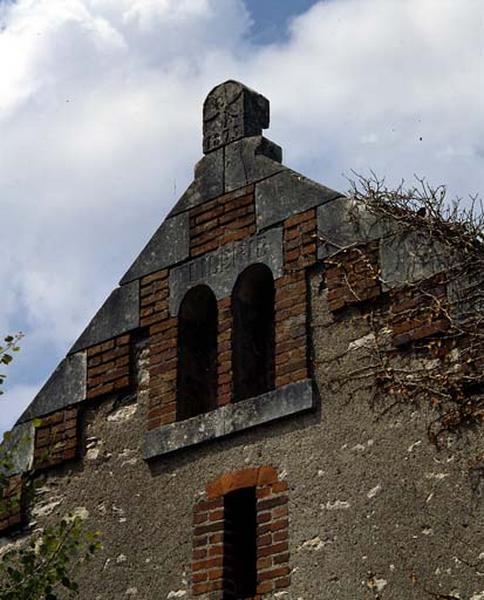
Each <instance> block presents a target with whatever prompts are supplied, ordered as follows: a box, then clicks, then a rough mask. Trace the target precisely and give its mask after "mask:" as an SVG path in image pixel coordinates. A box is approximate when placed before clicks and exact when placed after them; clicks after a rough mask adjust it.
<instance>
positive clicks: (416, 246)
mask: <svg viewBox="0 0 484 600" xmlns="http://www.w3.org/2000/svg"><path fill="white" fill-rule="evenodd" d="M447 261H448V257H447V256H446V254H445V251H444V249H443V248H442V246H441V245H440V244H438V243H437V242H435V241H434V240H431V239H429V237H428V235H426V234H425V233H424V232H422V231H406V232H402V233H395V234H394V235H391V236H388V237H386V238H384V239H382V241H381V243H380V267H381V281H382V286H383V289H391V288H394V287H400V286H403V285H406V284H408V283H413V282H415V281H418V280H420V279H428V278H429V277H432V275H435V274H436V273H439V272H440V271H442V270H444V269H445V268H446V265H447V264H448V262H447Z"/></svg>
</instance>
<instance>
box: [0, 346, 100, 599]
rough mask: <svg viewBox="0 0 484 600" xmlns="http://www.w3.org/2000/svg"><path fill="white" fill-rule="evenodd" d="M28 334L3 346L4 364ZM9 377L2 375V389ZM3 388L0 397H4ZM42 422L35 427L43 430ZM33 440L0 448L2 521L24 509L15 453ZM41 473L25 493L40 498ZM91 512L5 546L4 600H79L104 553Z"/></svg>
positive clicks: (26, 481) (0, 593)
mask: <svg viewBox="0 0 484 600" xmlns="http://www.w3.org/2000/svg"><path fill="white" fill-rule="evenodd" d="M22 337H23V336H22V334H17V335H15V336H12V335H9V336H7V337H5V338H4V343H3V344H2V345H1V346H0V365H5V366H7V365H9V364H10V363H11V362H12V360H13V353H14V352H18V351H19V349H20V348H19V345H18V342H19V341H20V339H21V338H22ZM5 378H6V375H5V374H0V386H1V385H2V384H3V383H4V382H5ZM2 393H3V392H2V390H1V389H0V394H2ZM40 424H41V420H39V419H36V420H34V422H33V426H34V428H35V427H38V426H39V425H40ZM30 442H31V440H30V439H21V440H16V439H14V437H13V436H12V433H11V432H6V433H5V434H4V437H3V444H2V446H0V520H1V519H2V517H3V516H5V515H6V514H7V515H8V514H9V513H10V512H11V511H15V510H18V509H19V508H20V507H19V503H20V501H21V500H20V494H19V493H16V492H18V490H13V493H12V489H11V481H12V478H11V475H10V474H11V473H12V470H13V468H14V461H13V455H14V453H15V451H16V450H17V451H18V449H19V445H21V444H24V443H25V444H28V443H30ZM34 476H35V473H34V472H33V471H30V472H28V473H24V474H23V475H22V481H21V485H22V493H23V495H24V497H25V496H27V497H29V498H31V497H32V496H33V495H34V491H35V490H34V488H35V480H34ZM86 518H87V512H86V513H85V514H73V515H69V516H67V517H64V518H63V519H62V520H61V521H60V522H59V523H57V524H54V525H51V526H49V527H46V528H45V529H44V530H42V531H39V532H38V533H34V534H32V535H30V536H29V537H22V538H20V539H18V540H17V541H16V542H14V541H12V543H11V544H10V545H8V546H6V547H5V548H4V549H3V550H2V547H1V546H0V600H56V599H57V598H59V599H60V598H75V597H77V596H78V583H77V581H76V578H75V573H76V571H77V568H78V567H79V566H80V565H81V564H82V563H83V562H86V561H87V560H89V559H90V558H92V556H93V555H94V553H95V552H96V551H97V550H99V549H100V547H101V543H100V541H99V537H100V534H99V532H89V531H87V532H86V531H85V528H84V525H85V523H84V521H85V519H86Z"/></svg>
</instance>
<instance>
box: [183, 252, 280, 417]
mask: <svg viewBox="0 0 484 600" xmlns="http://www.w3.org/2000/svg"><path fill="white" fill-rule="evenodd" d="M274 295H275V290H274V279H273V276H272V272H271V270H270V269H269V268H268V267H266V266H265V265H262V264H255V265H251V266H250V267H248V268H247V269H245V271H243V272H242V273H241V274H240V275H239V277H238V279H237V281H236V283H235V286H234V289H233V292H232V376H233V401H234V402H237V401H240V400H245V399H247V398H251V397H253V396H258V395H259V394H263V393H265V392H267V391H269V390H271V389H273V387H274V339H275V333H274V330H275V327H274ZM217 333H218V311H217V301H216V299H215V296H214V294H213V292H212V290H211V289H210V288H209V287H208V286H206V285H198V286H196V287H195V288H192V289H191V290H189V291H188V292H187V294H186V295H185V297H184V299H183V302H182V304H181V306H180V311H179V317H178V375H177V420H179V421H181V420H184V419H189V418H190V417H194V416H196V415H199V414H201V413H205V412H209V411H211V410H214V409H215V408H217V367H218V351H217V350H218V348H217Z"/></svg>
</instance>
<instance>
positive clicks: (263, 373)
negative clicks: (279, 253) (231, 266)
mask: <svg viewBox="0 0 484 600" xmlns="http://www.w3.org/2000/svg"><path fill="white" fill-rule="evenodd" d="M232 311H233V342H232V371H233V378H234V400H235V401H236V402H237V401H239V400H244V399H246V398H251V397H252V396H258V395H259V394H263V393H264V392H267V391H269V390H271V389H273V388H274V279H273V277H272V273H271V270H270V269H269V268H268V267H266V266H265V265H261V264H256V265H252V266H250V267H248V268H247V269H245V271H244V272H243V273H241V275H239V278H238V279H237V282H236V284H235V287H234V291H233V294H232Z"/></svg>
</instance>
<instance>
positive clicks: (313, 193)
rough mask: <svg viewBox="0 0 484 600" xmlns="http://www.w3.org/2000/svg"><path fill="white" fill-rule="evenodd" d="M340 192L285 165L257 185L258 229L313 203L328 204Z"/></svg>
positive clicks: (307, 207) (298, 211) (300, 210)
mask: <svg viewBox="0 0 484 600" xmlns="http://www.w3.org/2000/svg"><path fill="white" fill-rule="evenodd" d="M341 195H342V194H340V193H339V192H335V191H334V190H332V189H330V188H327V187H325V186H324V185H321V184H319V183H315V182H314V181H311V180H310V179H307V178H306V177H303V176H302V175H300V174H299V173H296V172H295V171H292V170H291V169H287V168H286V169H284V171H281V172H280V173H277V174H276V175H274V176H273V177H269V178H268V179H265V180H264V181H262V182H260V183H258V184H257V185H256V188H255V206H256V219H257V230H258V231H260V230H261V229H265V228H266V227H270V226H271V225H274V224H276V223H280V222H281V221H284V219H287V218H288V217H290V216H292V215H295V214H297V213H300V212H304V211H306V210H308V209H309V208H313V207H314V206H319V205H321V204H326V202H330V201H331V200H335V199H336V198H339V197H341Z"/></svg>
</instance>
